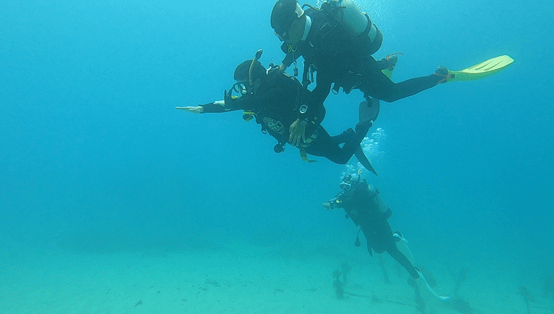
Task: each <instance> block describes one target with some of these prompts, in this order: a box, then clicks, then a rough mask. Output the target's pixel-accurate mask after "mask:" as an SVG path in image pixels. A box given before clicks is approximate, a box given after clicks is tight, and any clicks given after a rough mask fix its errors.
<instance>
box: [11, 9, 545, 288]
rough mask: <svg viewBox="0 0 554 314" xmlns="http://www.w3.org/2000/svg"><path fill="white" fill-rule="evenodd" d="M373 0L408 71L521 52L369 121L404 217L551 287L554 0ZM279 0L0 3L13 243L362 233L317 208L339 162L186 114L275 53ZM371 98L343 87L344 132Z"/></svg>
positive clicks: (176, 242) (177, 245) (336, 103)
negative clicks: (242, 67) (244, 65)
mask: <svg viewBox="0 0 554 314" xmlns="http://www.w3.org/2000/svg"><path fill="white" fill-rule="evenodd" d="M359 3H360V6H362V7H363V8H364V10H365V11H367V12H368V13H369V14H370V16H371V17H372V19H373V21H374V22H375V23H376V24H377V25H378V26H379V27H380V28H381V30H382V31H383V33H384V36H385V39H384V44H383V46H382V48H381V49H380V51H379V52H377V53H376V55H375V56H376V57H377V58H381V57H384V56H385V55H387V54H389V53H393V52H402V53H404V56H401V57H400V61H399V63H398V66H397V68H396V70H395V73H394V76H393V79H394V80H396V81H401V80H405V79H408V78H411V77H416V76H422V75H428V74H430V73H432V71H433V70H434V69H435V67H436V66H438V65H445V66H448V67H449V68H450V69H462V68H464V67H467V66H470V65H473V64H475V63H478V62H481V61H483V60H485V59H488V58H491V57H495V56H498V55H502V54H509V55H510V56H512V57H513V58H514V59H515V60H516V62H515V63H514V64H513V65H512V66H511V67H509V68H508V69H506V70H505V71H503V72H501V73H499V74H497V75H495V76H492V77H489V78H486V79H483V80H480V81H473V82H462V83H453V84H446V85H440V86H437V87H435V88H433V89H431V90H428V91H425V92H423V93H420V94H418V95H415V96H413V97H410V98H406V99H403V100H401V101H397V102H395V103H393V104H387V103H384V104H383V105H382V111H381V115H380V117H379V119H378V120H377V122H376V124H375V126H374V127H373V128H372V130H370V132H375V131H376V130H377V128H382V129H383V130H384V132H385V133H386V135H387V136H386V138H383V139H382V140H381V141H380V142H379V150H380V152H381V153H382V154H381V155H380V156H379V158H378V159H377V158H375V156H374V158H373V160H374V166H375V168H376V169H377V171H378V173H379V177H375V176H372V175H366V177H367V179H368V180H369V182H370V183H372V184H374V185H375V186H376V187H378V188H379V189H380V190H381V193H382V196H383V198H384V199H385V200H386V201H387V203H388V204H389V205H390V207H391V208H392V209H393V212H394V216H393V218H392V219H391V225H393V229H399V230H402V231H403V233H404V234H409V238H410V240H411V241H410V243H411V245H412V246H413V247H415V248H416V250H417V251H418V252H421V253H422V254H425V255H426V256H427V258H428V259H429V258H432V257H431V256H433V255H434V254H437V255H438V254H447V255H448V256H451V258H452V260H455V259H457V258H464V259H472V258H473V259H474V260H482V262H483V263H497V262H498V263H505V262H506V261H508V262H510V263H512V265H513V267H515V268H518V267H521V268H522V269H523V268H524V267H525V268H528V267H531V268H533V269H534V272H533V274H529V273H527V272H526V271H524V270H522V273H521V274H520V275H521V277H522V278H523V277H526V276H528V275H531V276H532V277H533V276H534V277H533V280H535V279H536V282H537V283H536V285H537V286H539V282H540V278H542V277H544V276H546V275H548V274H552V272H553V271H552V269H551V265H553V264H554V253H553V252H554V245H553V244H552V239H553V238H554V231H553V230H552V222H553V214H552V208H553V204H554V196H553V193H552V191H553V190H554V181H553V177H554V167H553V165H552V161H553V160H554V148H553V145H552V143H553V142H554V134H553V129H554V128H553V127H552V120H553V118H554V116H553V115H554V107H552V103H554V96H552V82H551V79H550V77H551V73H552V72H553V71H554V62H553V61H552V60H553V59H552V57H551V52H552V51H553V50H554V40H553V38H554V37H553V36H552V33H553V31H554V28H553V27H552V23H551V20H552V18H553V17H554V15H553V13H552V5H551V4H550V3H549V2H547V1H541V0H534V1H526V2H524V3H523V2H521V1H503V2H499V1H477V0H468V1H464V2H455V3H451V2H449V1H437V0H432V1H411V2H406V1H398V0H395V1H386V2H385V1H380V2H366V1H361V0H360V1H359ZM273 4H274V2H273V1H253V0H241V1H220V0H218V1H215V0H203V1H167V0H162V1H156V2H152V1H142V0H134V1H116V2H113V1H65V0H64V1H55V2H54V1H50V2H49V1H25V2H21V1H3V2H2V3H0V34H1V35H0V147H1V150H0V239H2V241H1V242H0V246H1V247H3V250H14V249H16V248H17V250H20V251H32V250H39V251H41V250H42V251H48V250H51V249H54V248H59V247H63V248H69V249H76V250H80V251H83V250H85V251H86V250H91V251H103V250H106V251H108V250H114V251H115V250H124V249H136V250H146V249H152V248H153V247H155V248H162V249H163V250H180V249H187V248H191V247H201V246H212V245H213V246H217V245H224V244H225V243H228V242H229V241H246V242H250V243H252V244H255V245H281V244H284V243H291V242H295V241H302V242H306V241H308V242H313V243H324V242H333V243H336V244H337V245H344V246H350V245H352V242H353V239H354V237H355V236H354V233H355V231H356V229H355V228H354V226H353V225H351V222H350V221H346V220H344V218H343V215H342V213H340V212H338V211H337V212H336V213H335V214H329V213H328V212H325V211H324V210H323V209H322V208H321V203H322V202H324V201H326V200H327V199H329V198H331V197H333V196H334V195H335V193H337V192H338V183H339V181H340V177H341V174H342V173H343V172H344V171H345V170H346V167H345V166H343V165H335V164H332V163H331V162H329V161H327V160H325V159H318V160H319V162H317V163H313V164H306V163H303V162H302V161H301V159H300V158H299V156H298V152H297V151H296V150H295V149H294V148H291V147H289V148H288V149H287V150H286V151H285V152H284V153H281V154H275V153H274V152H273V150H272V148H273V145H274V144H275V141H274V139H272V138H271V137H269V136H267V135H263V134H261V133H260V131H259V126H258V125H256V124H254V122H249V123H246V122H244V121H243V120H242V119H241V114H240V113H238V112H235V113H228V114H219V115H217V114H213V115H193V114H190V113H186V112H183V111H177V110H175V109H174V107H175V106H186V105H198V104H203V103H208V102H211V101H213V100H218V99H221V98H222V95H223V91H224V89H227V88H229V87H230V86H231V84H232V83H233V77H232V73H233V71H234V68H235V67H236V65H238V64H239V63H240V62H242V61H244V60H246V59H250V58H252V57H253V55H254V53H255V52H256V50H258V49H261V48H262V49H264V54H263V56H262V59H261V61H262V62H263V64H264V65H267V64H269V63H270V62H273V63H280V61H281V60H282V58H283V54H282V53H281V51H280V49H279V46H280V42H279V40H278V39H277V38H276V37H275V36H274V35H273V31H272V29H271V28H270V26H269V15H270V12H271V8H272V7H273ZM361 99H362V96H361V94H360V93H359V92H353V93H352V94H350V95H344V94H340V95H330V96H329V98H328V100H327V102H326V107H327V109H328V113H327V116H326V119H325V121H324V123H323V125H324V126H325V127H326V128H327V129H328V130H329V132H330V133H331V134H335V133H338V132H340V131H342V130H344V129H345V128H347V127H352V126H353V125H354V124H355V122H356V119H357V104H358V102H359V101H361ZM91 238H92V239H96V240H94V241H92V242H94V243H92V244H91V243H90V241H88V242H87V241H86V239H91ZM114 239H118V241H120V246H117V245H116V247H113V246H110V247H109V249H108V248H107V247H106V243H104V242H103V241H105V242H113V241H114ZM122 239H124V240H122ZM116 242H117V241H116ZM87 243H88V244H87ZM86 245H88V246H86ZM79 246H82V247H81V248H80V247H79ZM360 254H367V253H366V252H362V251H360ZM453 263H455V261H453ZM531 281H532V280H531Z"/></svg>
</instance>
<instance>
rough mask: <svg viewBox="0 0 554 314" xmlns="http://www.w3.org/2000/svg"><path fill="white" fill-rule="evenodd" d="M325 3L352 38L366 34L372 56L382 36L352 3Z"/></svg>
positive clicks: (331, 0)
mask: <svg viewBox="0 0 554 314" xmlns="http://www.w3.org/2000/svg"><path fill="white" fill-rule="evenodd" d="M326 2H327V4H328V5H330V7H331V8H332V9H334V11H335V16H336V18H337V19H338V21H339V22H340V24H341V25H342V26H343V27H344V29H345V30H346V31H347V32H348V33H349V34H350V35H351V36H352V37H357V36H359V35H361V34H364V33H366V35H367V37H368V38H369V40H370V42H371V48H370V53H371V54H373V53H375V52H376V51H377V50H379V48H380V47H381V44H382V43H383V34H382V33H381V31H380V30H379V29H378V28H377V26H376V25H375V24H373V23H372V22H371V19H370V18H369V16H368V15H367V14H366V13H365V12H362V11H361V10H360V8H359V7H358V5H357V4H356V3H355V2H354V1H352V0H327V1H326Z"/></svg>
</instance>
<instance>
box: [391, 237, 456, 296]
mask: <svg viewBox="0 0 554 314" xmlns="http://www.w3.org/2000/svg"><path fill="white" fill-rule="evenodd" d="M393 237H394V241H395V249H396V251H398V252H400V254H401V255H402V256H404V258H405V259H406V260H405V261H404V263H406V261H408V264H402V262H401V261H400V260H399V259H397V258H396V257H394V256H393V255H392V254H391V252H390V251H388V252H389V254H390V255H391V256H393V257H394V259H396V260H397V261H398V262H399V263H400V264H402V266H404V268H406V269H407V270H408V272H409V273H410V275H411V276H412V278H414V279H416V284H417V285H418V287H419V288H420V289H419V290H420V291H424V290H425V289H426V290H428V291H429V292H430V293H431V294H432V295H433V296H434V297H436V298H438V299H439V300H442V301H446V300H448V299H449V297H447V296H440V295H438V294H437V293H436V292H435V291H434V290H433V289H432V288H431V286H430V285H429V283H428V282H427V279H425V276H423V273H422V272H421V271H420V270H419V269H417V268H415V267H414V266H413V265H414V264H415V261H414V257H413V255H412V251H410V248H409V247H408V241H407V240H406V238H404V236H402V234H401V233H400V232H395V233H394V235H393ZM393 251H394V250H393ZM399 258H400V259H402V257H399ZM410 269H411V270H412V271H410ZM413 271H415V272H416V274H417V276H414V274H413ZM422 288H424V289H422Z"/></svg>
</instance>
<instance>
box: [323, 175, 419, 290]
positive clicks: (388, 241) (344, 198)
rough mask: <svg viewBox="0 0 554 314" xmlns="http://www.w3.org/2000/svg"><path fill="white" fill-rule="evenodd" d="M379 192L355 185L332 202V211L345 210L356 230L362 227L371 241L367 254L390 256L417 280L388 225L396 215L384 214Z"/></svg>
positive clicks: (388, 211)
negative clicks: (357, 227)
mask: <svg viewBox="0 0 554 314" xmlns="http://www.w3.org/2000/svg"><path fill="white" fill-rule="evenodd" d="M378 197H380V196H379V191H378V190H377V189H375V188H373V187H371V188H370V187H369V186H368V184H367V182H366V181H365V180H361V181H360V182H358V181H355V182H353V183H352V185H351V189H350V190H349V191H344V190H343V191H342V192H341V193H339V194H338V195H337V196H336V197H335V198H334V199H332V200H330V201H329V203H330V204H331V207H332V208H336V207H339V208H343V209H344V211H345V212H346V215H347V218H350V219H352V221H353V222H354V223H355V224H356V226H360V227H361V229H362V232H363V233H364V235H365V237H366V240H367V250H368V252H369V254H370V255H371V256H373V254H372V250H373V251H375V252H376V253H378V254H381V253H383V252H385V251H386V252H387V253H389V255H390V256H392V257H393V258H394V259H395V260H396V261H397V262H398V263H400V265H402V266H404V268H406V270H407V271H408V273H410V275H411V276H412V277H413V278H414V279H417V278H419V274H418V272H417V270H416V269H415V268H414V266H413V265H412V264H411V263H410V261H409V260H408V258H407V257H406V256H405V255H404V254H402V252H400V251H399V250H398V248H397V247H396V244H395V242H396V239H395V237H394V236H393V233H392V231H391V228H390V225H389V223H388V221H387V219H388V218H390V216H391V215H392V211H391V210H390V208H388V207H386V210H385V212H382V210H380V206H386V205H384V203H382V205H379V202H378V201H377V200H378V199H377V198H378Z"/></svg>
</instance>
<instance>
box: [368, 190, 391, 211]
mask: <svg viewBox="0 0 554 314" xmlns="http://www.w3.org/2000/svg"><path fill="white" fill-rule="evenodd" d="M368 190H369V194H370V195H371V197H372V201H373V207H374V208H377V210H378V211H379V212H380V213H381V214H383V215H385V217H386V219H388V218H389V217H390V215H391V214H392V212H390V213H387V212H388V211H390V209H389V207H388V206H387V204H385V202H384V201H383V199H382V198H381V195H380V193H379V191H378V190H377V189H376V188H375V187H374V186H372V185H368ZM387 216H388V217H387Z"/></svg>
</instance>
